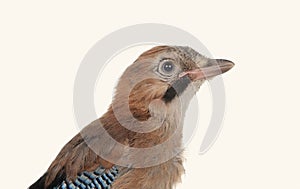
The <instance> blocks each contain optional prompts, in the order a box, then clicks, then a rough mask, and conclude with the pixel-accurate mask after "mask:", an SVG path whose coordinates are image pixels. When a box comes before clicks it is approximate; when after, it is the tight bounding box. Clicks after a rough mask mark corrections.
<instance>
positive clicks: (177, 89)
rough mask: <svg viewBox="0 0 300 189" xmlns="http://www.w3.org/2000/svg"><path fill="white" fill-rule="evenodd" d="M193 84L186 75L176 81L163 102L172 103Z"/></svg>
mask: <svg viewBox="0 0 300 189" xmlns="http://www.w3.org/2000/svg"><path fill="white" fill-rule="evenodd" d="M190 83H191V79H190V78H189V77H188V76H187V75H186V76H184V77H182V78H180V79H178V80H176V81H175V82H174V83H173V84H172V85H171V86H170V87H169V88H168V90H167V91H166V92H165V94H164V96H163V98H162V99H163V100H164V101H165V102H166V103H168V102H170V101H172V100H173V99H174V98H175V96H179V95H180V94H182V93H183V91H184V90H185V89H186V88H187V87H188V85H189V84H190Z"/></svg>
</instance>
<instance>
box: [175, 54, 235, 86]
mask: <svg viewBox="0 0 300 189" xmlns="http://www.w3.org/2000/svg"><path fill="white" fill-rule="evenodd" d="M233 66H234V63H233V62H231V61H229V60H223V59H210V60H209V61H208V64H207V65H206V66H205V67H202V68H197V69H194V70H189V71H185V72H182V73H181V74H180V75H179V77H183V76H185V75H188V76H189V77H190V79H191V80H192V81H196V80H202V79H207V78H210V77H214V76H217V75H220V74H222V73H225V72H227V71H229V70H230V69H231V68H232V67H233Z"/></svg>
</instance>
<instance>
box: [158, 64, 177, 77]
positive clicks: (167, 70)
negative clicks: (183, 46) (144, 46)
mask: <svg viewBox="0 0 300 189" xmlns="http://www.w3.org/2000/svg"><path fill="white" fill-rule="evenodd" d="M174 70H175V65H174V63H173V62H172V61H171V60H165V61H163V62H162V64H161V65H160V72H161V73H162V74H167V75H169V74H171V73H173V71H174Z"/></svg>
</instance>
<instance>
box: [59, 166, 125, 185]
mask: <svg viewBox="0 0 300 189" xmlns="http://www.w3.org/2000/svg"><path fill="white" fill-rule="evenodd" d="M118 172H119V170H118V169H117V168H116V167H115V166H113V167H112V168H111V169H110V170H108V171H105V169H104V168H103V167H99V168H98V169H97V170H95V171H94V172H87V171H85V172H83V173H81V174H79V175H78V176H77V178H76V179H75V180H74V181H66V180H65V181H63V182H62V183H61V184H60V185H59V186H58V187H54V188H53V189H109V188H110V187H111V184H112V183H113V182H114V180H115V179H116V177H117V175H118Z"/></svg>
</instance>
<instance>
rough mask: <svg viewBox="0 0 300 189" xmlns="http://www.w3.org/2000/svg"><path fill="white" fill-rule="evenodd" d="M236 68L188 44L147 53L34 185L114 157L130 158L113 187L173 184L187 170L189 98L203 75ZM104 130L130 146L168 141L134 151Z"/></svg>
mask: <svg viewBox="0 0 300 189" xmlns="http://www.w3.org/2000/svg"><path fill="white" fill-rule="evenodd" d="M232 67H233V63H232V62H230V61H226V60H213V59H209V58H206V57H204V56H202V55H200V54H199V53H197V52H196V51H194V50H193V49H191V48H189V47H179V46H157V47H154V48H152V49H150V50H148V51H146V52H144V53H143V54H141V55H140V57H139V58H138V59H137V60H136V61H135V62H134V63H133V64H132V65H130V66H129V67H128V68H127V69H126V70H125V72H124V73H123V75H122V76H121V78H120V80H119V83H118V85H117V87H116V93H115V95H114V98H113V102H112V104H111V105H110V107H109V109H108V111H107V112H106V113H105V114H104V115H103V116H102V117H101V118H99V119H98V120H95V121H94V122H92V123H91V124H89V125H88V126H86V127H85V128H84V129H83V130H82V131H81V132H80V133H79V134H77V135H76V136H75V137H74V138H73V139H72V140H71V141H70V142H68V143H67V144H66V145H65V146H64V147H63V149H62V150H61V151H60V153H59V154H58V156H57V157H56V158H55V160H54V161H53V162H52V164H51V165H50V167H49V168H48V170H47V172H46V173H45V174H44V175H43V176H42V177H41V178H40V179H39V180H38V181H37V182H36V183H34V184H33V185H32V186H30V188H31V189H34V188H53V187H56V186H58V185H60V183H61V182H62V181H64V180H68V181H73V180H74V179H75V178H76V176H77V174H79V173H82V172H83V171H94V170H95V169H97V167H99V166H103V167H104V168H106V169H110V168H111V167H112V166H114V165H115V160H116V159H117V160H118V162H125V160H126V159H127V160H128V159H130V160H132V162H131V164H130V167H129V168H128V167H126V166H125V165H122V163H120V164H117V165H116V166H118V169H119V170H120V174H119V175H118V177H117V179H116V180H115V181H114V182H113V183H112V189H132V188H140V189H154V188H155V189H157V188H159V189H171V188H172V187H173V186H174V184H176V183H178V182H180V178H181V175H182V174H183V172H184V168H183V166H182V155H181V152H182V145H181V138H182V125H183V123H182V120H183V116H184V112H185V109H186V108H187V105H188V103H189V100H190V99H191V97H192V96H193V95H194V94H195V92H196V91H197V90H198V88H199V87H200V85H201V84H202V83H203V82H204V80H205V79H207V78H211V77H213V76H216V75H218V74H221V73H224V72H226V71H228V70H229V69H231V68H232ZM124 125H126V127H124ZM103 132H107V133H108V134H109V135H110V136H111V137H112V138H113V139H114V140H115V141H117V142H118V143H120V144H123V145H124V146H126V147H128V149H129V148H151V147H153V146H157V145H160V144H164V146H162V147H161V148H159V149H155V150H152V151H151V150H149V151H148V154H145V153H141V152H138V153H137V154H134V153H133V152H132V151H130V150H128V149H127V148H120V146H118V145H114V144H112V143H111V142H110V141H109V140H108V138H107V137H104V133H103ZM103 154H105V158H104V157H102V156H101V155H103ZM173 154H175V155H173ZM153 157H155V158H153ZM105 159H106V160H105ZM110 160H112V161H110ZM143 165H144V166H143ZM149 165H151V166H149ZM128 166H129V165H128Z"/></svg>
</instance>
